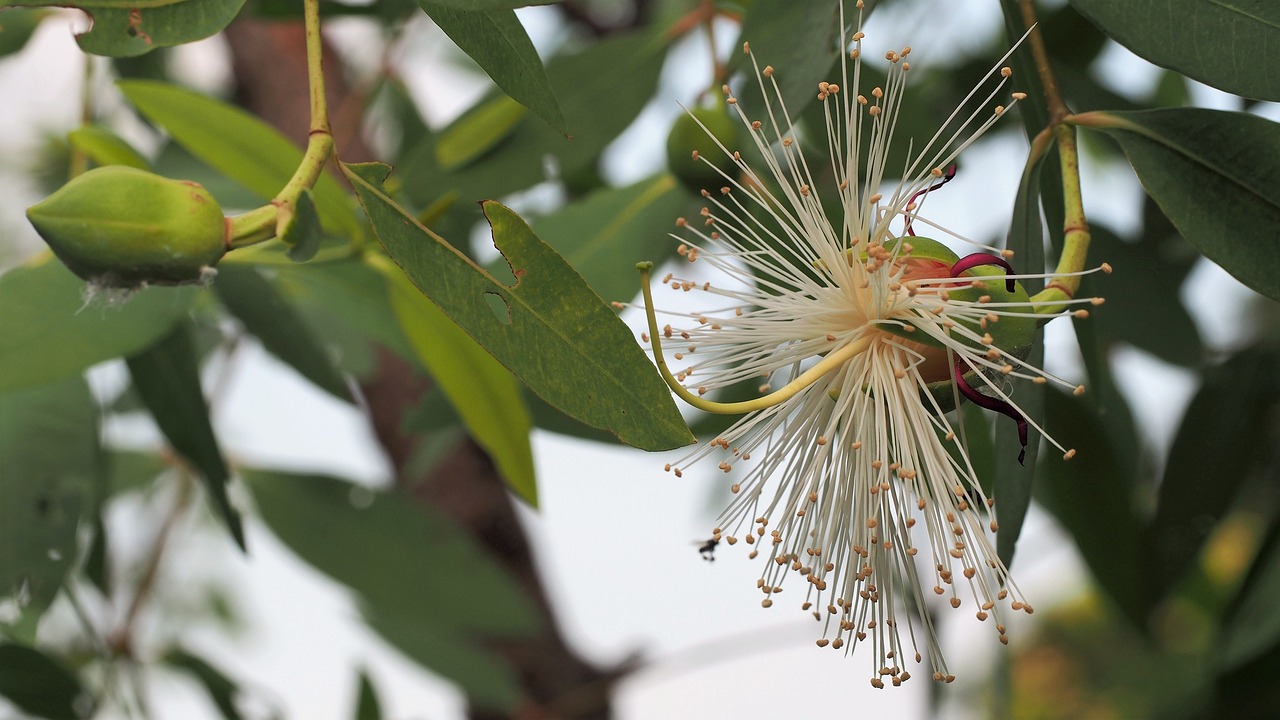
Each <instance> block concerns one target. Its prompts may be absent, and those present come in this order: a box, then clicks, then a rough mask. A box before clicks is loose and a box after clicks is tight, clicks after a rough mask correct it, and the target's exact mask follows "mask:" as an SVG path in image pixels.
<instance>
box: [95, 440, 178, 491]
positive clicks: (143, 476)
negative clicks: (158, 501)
mask: <svg viewBox="0 0 1280 720" xmlns="http://www.w3.org/2000/svg"><path fill="white" fill-rule="evenodd" d="M106 466H107V469H108V475H109V476H110V483H109V489H110V493H111V494H113V495H114V494H117V493H124V492H130V491H133V490H139V489H142V488H145V487H148V486H149V485H150V484H151V483H152V481H154V480H155V479H156V477H157V476H158V475H159V474H160V473H162V472H164V471H165V470H167V469H169V467H170V465H169V464H168V463H167V462H166V461H165V458H164V457H163V456H161V455H160V454H159V453H151V452H137V451H132V450H109V451H107V459H106Z"/></svg>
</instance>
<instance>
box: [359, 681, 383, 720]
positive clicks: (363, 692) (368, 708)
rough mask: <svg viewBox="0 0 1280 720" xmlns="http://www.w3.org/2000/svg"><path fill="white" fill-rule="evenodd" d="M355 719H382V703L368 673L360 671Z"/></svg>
mask: <svg viewBox="0 0 1280 720" xmlns="http://www.w3.org/2000/svg"><path fill="white" fill-rule="evenodd" d="M354 717H355V720H382V704H381V703H379V702H378V691H377V690H376V689H375V688H374V687H373V681H372V680H370V679H369V673H368V672H366V671H364V670H361V671H360V694H359V695H358V696H357V697H356V713H355V716H354Z"/></svg>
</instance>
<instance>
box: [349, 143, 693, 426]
mask: <svg viewBox="0 0 1280 720" xmlns="http://www.w3.org/2000/svg"><path fill="white" fill-rule="evenodd" d="M343 168H344V169H345V170H346V172H347V177H348V178H349V179H350V180H351V183H352V185H353V187H355V188H356V193H357V195H358V196H359V197H360V202H361V204H363V205H364V208H365V212H366V214H368V216H369V219H370V221H371V222H372V223H373V226H374V229H375V231H376V232H377V234H378V238H379V239H380V240H381V241H382V243H383V245H384V246H385V247H386V248H387V251H388V253H389V254H390V255H391V256H392V258H393V259H395V260H396V261H397V263H398V264H399V265H400V266H401V267H402V268H404V269H405V270H406V273H407V274H408V275H409V277H410V279H411V280H413V282H414V284H415V285H417V286H418V288H419V289H420V290H422V291H423V292H424V294H426V295H427V297H429V298H431V299H432V300H433V301H434V302H435V303H436V304H437V305H439V306H440V308H441V309H442V310H444V311H445V313H446V314H448V315H449V317H451V318H452V319H453V320H454V321H455V322H457V323H458V324H459V325H461V326H462V327H463V329H465V330H466V331H467V332H468V333H469V334H470V335H472V337H474V338H476V340H477V341H478V342H480V344H481V345H483V346H484V347H485V349H486V350H488V351H489V352H490V353H492V354H493V355H494V357H496V358H498V360H499V361H500V362H502V363H503V364H504V365H506V366H507V368H508V369H510V370H511V371H512V372H513V373H515V374H516V376H517V377H519V378H520V379H521V380H523V381H524V382H525V383H526V384H527V385H529V387H530V388H532V389H533V390H534V392H536V393H538V394H539V395H540V396H541V397H542V398H543V399H544V400H547V401H548V402H550V403H551V404H552V405H555V406H556V407H558V408H559V409H560V410H561V411H563V412H565V413H566V414H568V415H570V416H572V417H574V418H576V419H578V420H581V421H583V422H585V423H587V424H588V425H591V426H593V427H599V428H602V429H607V430H609V431H611V432H614V433H616V434H617V435H618V437H619V438H620V439H622V440H623V441H624V442H627V443H629V444H632V445H635V446H636V447H640V448H643V449H647V450H661V449H670V448H673V447H679V446H682V445H686V444H688V443H690V442H692V440H693V437H692V436H691V435H690V434H689V430H688V428H687V427H686V426H685V424H684V421H683V420H682V419H681V417H680V413H679V411H678V410H677V409H676V406H675V403H674V402H672V400H671V393H670V391H669V390H668V389H667V387H666V385H665V384H664V383H663V382H662V380H661V379H660V378H659V377H658V375H657V373H656V372H654V370H653V367H652V365H651V364H650V363H649V360H648V358H646V357H645V355H644V353H643V352H642V351H641V350H640V347H639V346H638V345H637V344H636V341H635V339H634V338H633V337H632V336H631V331H630V330H628V329H627V327H626V326H625V325H623V324H622V322H621V321H620V320H618V318H617V316H616V315H615V314H614V312H613V310H612V309H610V308H609V307H608V306H606V305H605V304H604V303H603V302H601V301H600V298H599V297H598V296H596V295H595V293H593V292H591V289H590V288H588V287H587V286H586V283H584V282H583V280H582V277H581V276H579V275H578V274H577V273H575V272H574V271H573V268H571V267H569V266H568V265H567V264H565V262H564V260H563V259H562V258H561V257H560V256H558V255H556V254H555V252H554V251H553V250H551V249H550V248H549V247H547V245H546V243H543V242H542V241H541V240H540V239H538V237H537V236H536V235H534V234H533V232H532V231H531V230H530V229H529V227H528V226H527V225H525V223H524V221H523V220H521V219H520V218H519V216H517V215H515V214H514V213H512V212H511V211H510V210H508V209H507V208H505V207H503V206H502V205H500V204H498V203H496V202H492V201H490V202H486V203H484V210H485V214H486V216H487V217H488V219H489V221H490V225H491V227H492V229H493V238H494V245H495V246H496V247H497V248H498V250H499V251H501V252H502V253H503V255H504V256H505V257H506V259H507V262H508V263H509V265H510V268H511V269H512V272H513V273H514V275H515V277H516V282H515V284H513V285H507V284H506V283H504V282H502V281H500V280H498V279H496V278H494V277H493V276H492V275H490V274H489V273H488V272H486V271H484V270H483V269H481V268H479V267H477V266H476V265H475V264H474V263H472V262H471V261H470V260H469V259H467V258H466V257H465V256H463V255H462V254H461V253H460V252H458V251H457V250H456V249H454V248H453V247H452V246H450V245H449V244H448V243H446V242H445V241H444V240H443V239H441V238H440V237H439V236H437V235H435V234H434V233H432V232H431V231H430V230H427V229H426V228H424V227H422V226H421V225H419V224H417V222H416V221H414V219H413V218H412V217H411V216H409V215H408V214H407V213H405V211H404V210H403V209H402V208H400V207H399V206H398V205H396V204H395V203H394V202H393V201H392V200H391V199H390V198H388V197H387V196H386V195H385V194H384V192H383V191H382V189H381V187H380V179H381V175H382V174H383V173H384V172H385V170H386V166H384V165H377V164H369V165H343ZM488 298H493V299H494V300H493V301H492V302H496V303H499V304H501V305H502V306H504V307H501V308H500V309H498V310H496V311H495V309H494V308H493V307H492V306H491V305H490V300H488ZM503 313H505V315H504V316H503V317H498V316H497V315H499V314H503ZM535 348H536V350H537V355H536V356H535V355H533V354H532V353H533V351H534V349H535Z"/></svg>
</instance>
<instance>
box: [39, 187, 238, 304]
mask: <svg viewBox="0 0 1280 720" xmlns="http://www.w3.org/2000/svg"><path fill="white" fill-rule="evenodd" d="M27 219H28V220H30V221H31V224H32V225H34V226H35V228H36V231H37V232H38V233H40V237H42V238H44V241H45V242H47V243H49V247H50V248H52V249H53V252H54V253H55V254H56V255H57V256H58V258H59V259H60V260H62V262H63V263H64V264H66V266H67V267H68V268H70V269H71V271H72V272H74V273H75V274H77V275H79V276H80V277H82V278H84V279H85V280H88V281H90V282H94V283H98V284H101V285H106V286H112V287H137V286H139V285H142V284H160V285H180V284H184V283H191V282H199V281H200V280H202V279H204V278H205V277H206V276H207V275H208V273H209V269H210V268H212V266H214V265H215V264H217V262H218V261H219V260H220V259H222V256H223V254H225V253H226V225H225V219H224V218H223V216H222V209H221V208H220V207H218V203H217V201H215V200H214V199H213V196H212V195H210V194H209V191H207V190H205V189H204V188H203V187H201V186H200V185H199V184H198V183H194V182H188V181H183V180H172V179H169V178H166V177H161V176H159V175H156V174H154V173H150V172H146V171H144V170H138V169H136V168H131V167H125V166H122V165H111V166H107V167H101V168H95V169H93V170H90V171H89V172H86V173H84V174H83V175H80V176H79V177H76V178H75V179H73V180H72V181H71V182H69V183H67V184H66V185H64V186H62V187H61V188H60V189H58V191H57V192H55V193H54V194H52V195H50V196H49V197H47V198H45V199H44V200H42V201H40V202H39V203H36V204H35V205H32V206H31V207H30V208H27Z"/></svg>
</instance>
